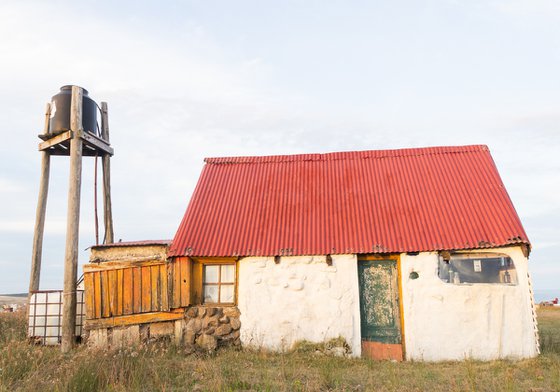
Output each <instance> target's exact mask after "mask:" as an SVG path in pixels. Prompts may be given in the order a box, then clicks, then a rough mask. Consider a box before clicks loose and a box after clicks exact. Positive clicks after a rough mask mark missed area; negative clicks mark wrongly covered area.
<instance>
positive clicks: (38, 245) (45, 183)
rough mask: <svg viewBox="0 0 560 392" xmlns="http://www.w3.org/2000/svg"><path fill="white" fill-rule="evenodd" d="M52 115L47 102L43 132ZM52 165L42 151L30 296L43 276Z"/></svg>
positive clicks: (46, 128) (46, 129) (46, 130)
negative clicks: (44, 243) (44, 236)
mask: <svg viewBox="0 0 560 392" xmlns="http://www.w3.org/2000/svg"><path fill="white" fill-rule="evenodd" d="M50 117H51V104H50V103H47V107H46V109H45V127H44V129H43V134H45V135H46V134H48V133H49V121H50ZM50 167H51V155H50V154H49V152H48V151H42V152H41V179H40V182H39V200H38V201H37V213H36V215H35V229H34V230H33V252H32V255H31V274H30V276H29V296H31V292H32V291H37V290H39V281H40V278H41V258H42V254H43V233H44V231H45V216H46V213H47V195H48V193H49V174H50Z"/></svg>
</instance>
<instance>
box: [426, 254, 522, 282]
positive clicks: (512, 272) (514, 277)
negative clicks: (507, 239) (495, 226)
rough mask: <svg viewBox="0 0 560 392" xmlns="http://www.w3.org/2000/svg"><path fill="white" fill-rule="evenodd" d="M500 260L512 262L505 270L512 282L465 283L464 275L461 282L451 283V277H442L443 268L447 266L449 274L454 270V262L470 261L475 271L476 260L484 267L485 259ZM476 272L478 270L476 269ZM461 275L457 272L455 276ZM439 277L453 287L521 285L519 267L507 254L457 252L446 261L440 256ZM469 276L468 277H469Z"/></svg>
mask: <svg viewBox="0 0 560 392" xmlns="http://www.w3.org/2000/svg"><path fill="white" fill-rule="evenodd" d="M500 258H504V259H509V261H510V262H511V264H509V265H508V267H509V268H505V269H504V270H505V274H507V275H508V276H509V279H510V282H502V281H499V282H465V281H463V279H464V276H465V275H463V279H461V277H460V276H458V278H459V281H458V282H455V281H451V278H450V277H449V276H442V266H443V265H445V264H446V265H447V268H446V269H447V271H448V272H447V273H449V270H450V269H451V268H452V264H451V263H452V262H453V261H460V260H469V261H472V263H473V269H475V268H476V267H475V266H474V262H475V260H480V261H481V263H482V265H484V260H485V259H500ZM475 271H476V269H475ZM476 272H481V271H476ZM457 273H460V271H459V272H457V271H455V274H457ZM436 274H437V277H438V278H439V279H440V280H441V281H442V282H443V283H445V284H453V285H479V284H487V285H498V286H517V285H518V284H519V275H518V273H517V267H516V265H515V262H514V260H513V258H512V257H511V256H510V255H508V254H505V253H491V252H477V253H463V252H457V253H452V254H451V255H450V257H449V259H448V260H445V259H444V258H443V256H442V255H441V254H440V255H439V258H438V268H437V273H436ZM499 274H500V266H498V275H497V276H498V277H499ZM467 276H468V275H467Z"/></svg>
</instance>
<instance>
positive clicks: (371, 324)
mask: <svg viewBox="0 0 560 392" xmlns="http://www.w3.org/2000/svg"><path fill="white" fill-rule="evenodd" d="M358 279H359V285H360V316H361V330H362V340H366V341H371V342H379V343H390V344H400V343H401V321H400V309H399V288H398V284H399V282H398V272H397V261H396V260H391V259H387V260H363V261H360V262H359V263H358Z"/></svg>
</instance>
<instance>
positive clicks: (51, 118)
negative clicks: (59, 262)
mask: <svg viewBox="0 0 560 392" xmlns="http://www.w3.org/2000/svg"><path fill="white" fill-rule="evenodd" d="M98 112H100V113H101V116H100V121H99V122H98V120H97V113H98ZM39 138H40V139H41V140H42V142H41V143H39V151H40V153H41V176H40V185H39V200H38V203H37V214H36V220H35V229H34V236H33V251H32V259H31V275H30V282H29V295H30V298H31V296H32V294H33V293H38V292H39V280H40V272H41V257H42V247H43V233H44V226H45V215H46V207H47V195H48V188H49V173H50V159H51V156H69V157H70V176H69V183H68V213H67V226H66V248H65V256H64V289H63V290H62V295H61V301H60V303H61V309H62V320H61V323H60V330H61V333H60V336H61V338H60V343H61V349H62V351H63V352H68V351H70V350H71V349H72V347H73V346H74V344H75V342H76V304H77V298H76V292H77V290H76V285H77V277H78V275H77V272H78V237H79V221H80V192H81V182H82V158H83V157H84V156H86V157H87V156H89V157H96V159H97V157H101V160H102V172H103V201H104V203H103V204H104V226H105V237H104V239H103V243H113V242H114V241H113V240H114V234H113V218H112V207H111V185H110V184H111V180H110V157H111V156H112V155H113V148H112V147H111V145H110V143H109V122H108V110H107V103H106V102H101V105H100V106H98V105H97V104H96V103H95V101H94V100H93V99H92V98H90V96H89V93H88V91H87V90H85V89H84V88H82V87H78V86H72V85H67V86H63V87H61V88H60V92H58V93H57V94H56V95H54V96H53V97H52V100H51V102H49V103H48V104H47V106H46V111H45V126H44V129H43V133H41V134H40V135H39ZM95 167H96V168H97V165H96V166H95ZM97 241H98V239H97ZM44 305H45V306H44V307H45V308H46V307H47V305H46V304H44ZM31 306H33V304H31V303H30V311H31ZM34 306H35V307H34V311H35V312H36V311H37V309H38V305H37V304H35V305H34ZM30 320H31V315H30ZM46 325H47V322H46V317H45V329H46Z"/></svg>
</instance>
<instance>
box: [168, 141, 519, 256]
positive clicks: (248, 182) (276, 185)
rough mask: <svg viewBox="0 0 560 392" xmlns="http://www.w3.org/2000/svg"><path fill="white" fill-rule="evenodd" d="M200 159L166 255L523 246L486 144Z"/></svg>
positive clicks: (269, 254) (285, 253)
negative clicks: (195, 179) (200, 167)
mask: <svg viewBox="0 0 560 392" xmlns="http://www.w3.org/2000/svg"><path fill="white" fill-rule="evenodd" d="M205 162H206V165H205V166H204V168H203V170H202V174H201V175H200V179H199V181H198V184H197V186H196V189H195V191H194V194H193V196H192V198H191V201H190V203H189V206H188V208H187V211H186V213H185V216H184V218H183V221H182V222H181V225H180V226H179V229H178V231H177V233H176V235H175V238H174V239H173V244H172V246H171V248H170V255H171V256H188V255H191V256H276V255H323V254H342V253H387V252H391V253H392V252H414V251H430V250H452V249H475V248H488V247H496V246H502V245H510V244H520V243H525V244H529V240H528V238H527V235H526V234H525V231H524V230H523V227H522V225H521V222H520V220H519V217H518V216H517V213H516V212H515V209H514V207H513V205H512V203H511V200H510V198H509V196H508V194H507V192H506V190H505V188H504V185H503V183H502V181H501V179H500V176H499V174H498V171H497V169H496V166H495V165H494V162H493V160H492V157H491V156H490V152H489V151H488V147H486V146H463V147H431V148H411V149H402V150H385V151H358V152H338V153H330V154H303V155H280V156H263V157H233V158H208V159H206V160H205Z"/></svg>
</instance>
